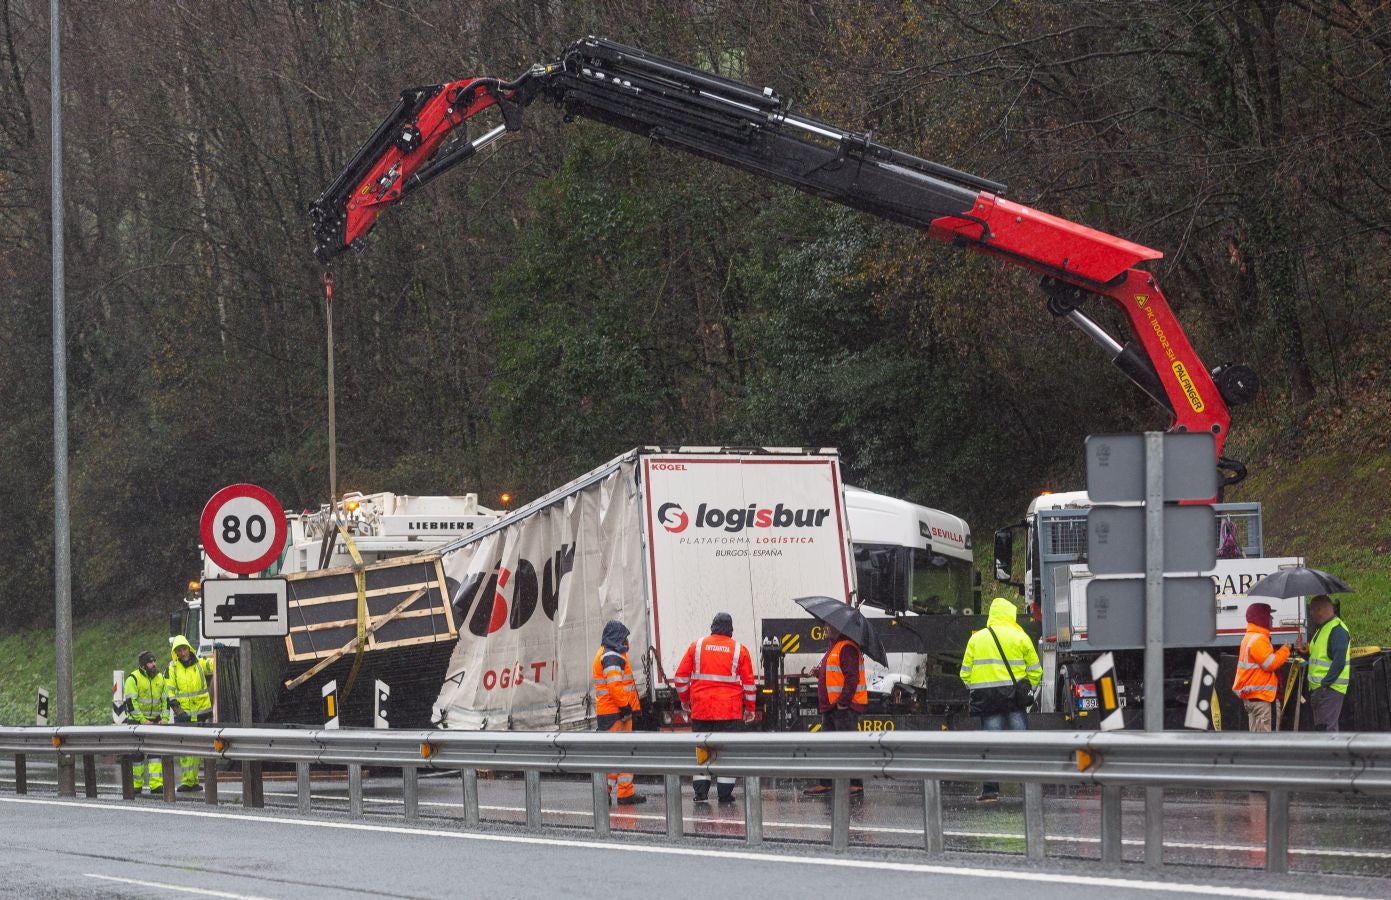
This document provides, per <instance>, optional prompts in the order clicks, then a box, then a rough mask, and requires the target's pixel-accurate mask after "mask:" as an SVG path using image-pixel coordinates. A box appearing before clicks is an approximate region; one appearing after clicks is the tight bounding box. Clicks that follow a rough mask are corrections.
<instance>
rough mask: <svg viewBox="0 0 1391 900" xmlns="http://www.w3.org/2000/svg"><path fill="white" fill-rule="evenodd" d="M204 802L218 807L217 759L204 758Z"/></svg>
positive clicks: (211, 757)
mask: <svg viewBox="0 0 1391 900" xmlns="http://www.w3.org/2000/svg"><path fill="white" fill-rule="evenodd" d="M203 800H204V801H206V802H207V804H208V805H209V806H216V805H217V757H215V756H206V757H204V758H203Z"/></svg>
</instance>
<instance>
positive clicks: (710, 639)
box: [671, 634, 755, 720]
mask: <svg viewBox="0 0 1391 900" xmlns="http://www.w3.org/2000/svg"><path fill="white" fill-rule="evenodd" d="M671 683H672V686H673V687H675V688H676V693H677V695H678V696H680V698H681V702H682V703H685V704H688V705H689V706H690V708H691V718H693V719H708V720H727V719H740V718H743V714H744V712H745V711H746V710H747V711H748V712H753V709H754V699H755V694H754V681H753V657H751V656H750V655H749V649H748V648H747V647H745V646H744V645H743V644H741V643H739V642H738V641H736V640H735V639H734V638H732V637H725V636H724V635H722V634H712V635H709V636H707V637H703V638H701V639H700V640H698V641H693V642H692V643H691V646H689V647H687V648H686V655H685V656H683V657H681V664H680V665H679V666H677V667H676V675H675V676H673V677H672V679H671Z"/></svg>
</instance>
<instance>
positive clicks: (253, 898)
mask: <svg viewBox="0 0 1391 900" xmlns="http://www.w3.org/2000/svg"><path fill="white" fill-rule="evenodd" d="M82 874H83V875H86V876H87V877H88V878H100V879H101V880H102V881H119V882H120V883H121V884H133V885H135V886H136V887H147V888H154V889H155V890H160V891H180V892H182V893H185V894H200V895H202V896H204V897H229V898H231V900H270V898H268V897H260V896H257V895H256V894H229V893H227V892H226V891H210V890H207V889H206V888H191V887H180V886H179V885H177V884H169V883H168V882H164V881H138V880H136V879H134V878H117V877H116V876H115V875H98V874H96V873H95V872H83V873H82Z"/></svg>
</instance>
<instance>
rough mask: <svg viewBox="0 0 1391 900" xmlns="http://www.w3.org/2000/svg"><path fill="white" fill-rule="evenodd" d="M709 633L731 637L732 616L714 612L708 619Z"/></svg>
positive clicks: (732, 629) (732, 627)
mask: <svg viewBox="0 0 1391 900" xmlns="http://www.w3.org/2000/svg"><path fill="white" fill-rule="evenodd" d="M710 633H711V634H722V635H724V636H725V637H731V636H733V634H734V617H733V616H731V615H730V614H729V613H715V618H713V619H711V620H710Z"/></svg>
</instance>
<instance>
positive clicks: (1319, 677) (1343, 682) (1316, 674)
mask: <svg viewBox="0 0 1391 900" xmlns="http://www.w3.org/2000/svg"><path fill="white" fill-rule="evenodd" d="M1339 628H1341V629H1343V633H1344V634H1347V633H1348V627H1347V626H1346V625H1344V624H1343V620H1342V619H1340V618H1338V617H1337V616H1334V617H1333V618H1331V619H1329V620H1328V621H1327V622H1324V623H1323V624H1322V625H1320V626H1319V630H1318V631H1317V632H1316V633H1315V634H1314V639H1313V640H1312V641H1310V642H1309V687H1311V688H1321V687H1327V688H1332V689H1333V690H1335V691H1337V692H1338V693H1340V694H1346V693H1347V692H1348V681H1349V679H1348V675H1349V674H1350V673H1349V669H1350V668H1351V667H1350V666H1349V665H1348V659H1347V651H1344V652H1343V659H1342V663H1343V670H1342V671H1341V672H1339V673H1338V677H1337V678H1336V679H1334V680H1333V683H1332V684H1325V683H1324V682H1325V681H1326V680H1327V678H1328V670H1329V669H1331V668H1333V663H1334V660H1333V658H1332V656H1331V655H1330V654H1329V652H1328V639H1329V637H1331V636H1332V635H1333V632H1334V631H1336V630H1338V629H1339ZM1348 643H1350V641H1348Z"/></svg>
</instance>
